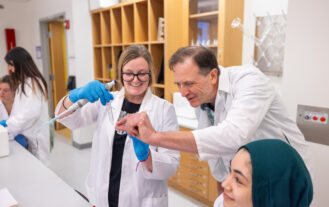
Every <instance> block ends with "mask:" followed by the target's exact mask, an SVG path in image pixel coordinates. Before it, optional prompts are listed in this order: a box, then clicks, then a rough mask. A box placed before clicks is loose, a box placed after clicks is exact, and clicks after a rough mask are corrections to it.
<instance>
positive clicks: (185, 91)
mask: <svg viewBox="0 0 329 207" xmlns="http://www.w3.org/2000/svg"><path fill="white" fill-rule="evenodd" d="M179 92H180V93H181V94H182V96H183V97H186V96H187V94H188V90H187V88H186V87H184V86H181V87H180V88H179Z"/></svg>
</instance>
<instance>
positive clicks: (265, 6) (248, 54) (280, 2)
mask: <svg viewBox="0 0 329 207" xmlns="http://www.w3.org/2000/svg"><path fill="white" fill-rule="evenodd" d="M287 10H288V0H245V1H244V22H243V25H244V28H245V30H246V31H247V32H248V33H249V34H251V35H253V36H255V31H256V17H259V16H267V14H270V15H276V14H282V11H284V12H285V13H287ZM254 47H255V42H254V41H253V40H252V39H250V38H248V37H246V36H243V52H242V63H243V64H252V63H253V56H254Z"/></svg>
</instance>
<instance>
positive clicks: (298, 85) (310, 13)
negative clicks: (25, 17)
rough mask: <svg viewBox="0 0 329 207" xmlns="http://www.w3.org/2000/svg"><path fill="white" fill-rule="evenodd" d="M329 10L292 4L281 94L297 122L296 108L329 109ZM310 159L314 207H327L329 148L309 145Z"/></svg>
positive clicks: (318, 1)
mask: <svg viewBox="0 0 329 207" xmlns="http://www.w3.org/2000/svg"><path fill="white" fill-rule="evenodd" d="M328 10H329V1H327V0H314V1H309V0H289V12H288V25H287V26H288V27H287V36H286V50H285V63H284V71H283V85H282V94H283V98H284V101H285V103H286V105H287V108H288V111H289V113H290V114H291V116H292V117H293V118H294V119H296V112H297V111H296V109H297V104H304V105H311V106H319V107H325V108H329V93H328V89H329V82H328V77H329V65H328V57H329V40H328V38H329V23H328V20H329V12H328ZM328 139H329V135H328ZM310 156H311V161H312V166H313V169H314V175H315V182H314V187H315V193H314V203H313V205H312V206H319V207H322V206H328V203H329V196H328V189H327V188H328V186H329V180H328V172H329V161H328V159H329V147H328V146H324V145H319V144H313V143H310Z"/></svg>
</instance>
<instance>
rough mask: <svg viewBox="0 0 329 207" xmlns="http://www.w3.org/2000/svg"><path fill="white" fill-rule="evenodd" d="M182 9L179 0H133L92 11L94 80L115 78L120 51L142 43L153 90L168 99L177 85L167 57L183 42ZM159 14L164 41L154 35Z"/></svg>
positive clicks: (180, 0) (106, 80)
mask: <svg viewBox="0 0 329 207" xmlns="http://www.w3.org/2000/svg"><path fill="white" fill-rule="evenodd" d="M182 10H183V0H177V1H171V0H136V1H130V2H126V3H121V4H117V5H114V6H112V7H108V8H103V9H98V10H94V11H92V12H91V19H92V31H93V52H94V76H95V79H96V80H100V81H102V82H108V81H111V80H112V79H117V64H118V58H119V55H120V53H121V52H122V50H123V49H124V48H126V47H127V46H129V45H132V44H143V45H145V46H146V47H147V48H148V49H149V51H150V53H151V55H152V57H153V61H154V65H155V80H156V84H155V85H154V87H155V89H156V93H157V94H158V95H159V96H160V97H163V98H165V99H167V100H169V101H172V93H173V92H175V91H177V88H176V86H175V85H174V84H173V75H172V72H171V71H170V70H169V67H168V60H169V58H170V56H171V55H172V54H173V53H174V52H175V51H176V50H177V49H178V48H179V47H182V46H183V45H184V41H183V35H182V34H183V33H182V28H181V26H180V25H181V24H182V23H183V14H182V13H181V11H182ZM160 17H161V18H164V19H165V38H164V40H162V39H161V40H158V37H157V36H158V35H157V34H158V21H159V18H160ZM178 22H181V23H179V24H178ZM169 31H175V32H174V34H172V33H173V32H171V33H170V32H169Z"/></svg>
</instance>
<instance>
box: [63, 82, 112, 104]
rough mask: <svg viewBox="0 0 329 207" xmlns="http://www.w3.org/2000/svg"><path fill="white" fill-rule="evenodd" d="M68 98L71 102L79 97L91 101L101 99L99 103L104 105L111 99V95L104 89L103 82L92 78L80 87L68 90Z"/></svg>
mask: <svg viewBox="0 0 329 207" xmlns="http://www.w3.org/2000/svg"><path fill="white" fill-rule="evenodd" d="M69 99H70V101H72V102H73V103H75V102H77V101H78V100H80V99H88V101H89V102H91V103H94V102H95V101H97V100H98V99H101V103H102V104H103V105H106V103H107V102H109V101H111V100H113V95H112V94H111V93H110V92H108V91H107V90H106V88H105V85H104V84H103V83H101V82H99V81H98V80H94V81H91V82H89V83H87V84H86V85H85V86H83V87H81V88H76V89H73V90H72V91H70V93H69Z"/></svg>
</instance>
